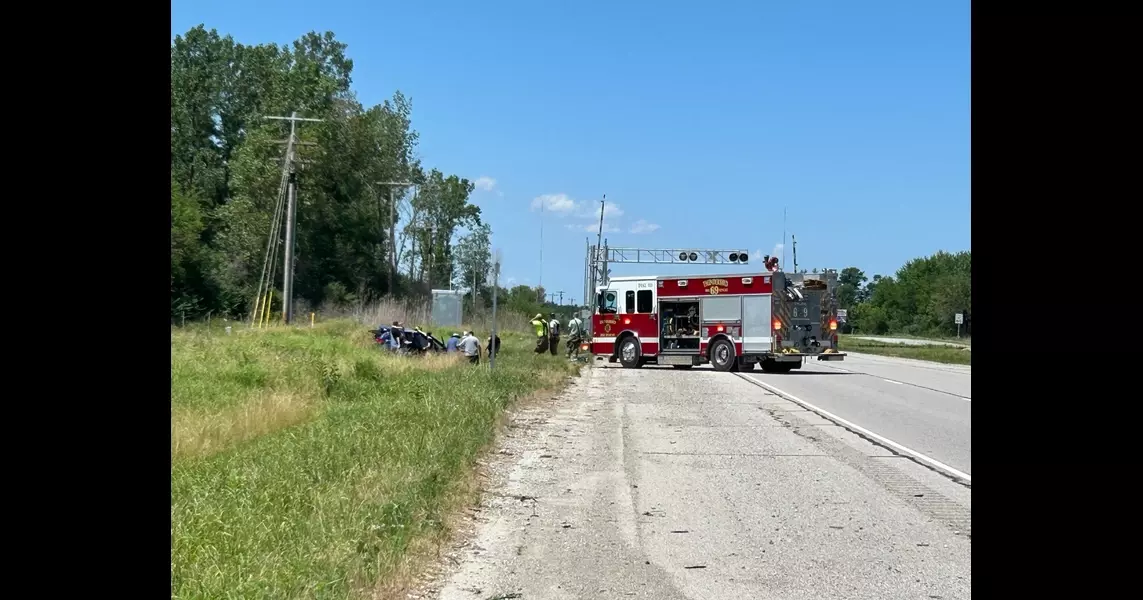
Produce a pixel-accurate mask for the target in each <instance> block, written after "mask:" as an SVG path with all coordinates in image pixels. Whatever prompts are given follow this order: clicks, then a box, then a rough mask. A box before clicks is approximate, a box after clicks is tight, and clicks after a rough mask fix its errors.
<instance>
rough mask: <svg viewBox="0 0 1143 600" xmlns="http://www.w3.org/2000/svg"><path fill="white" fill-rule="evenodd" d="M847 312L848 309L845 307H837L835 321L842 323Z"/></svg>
mask: <svg viewBox="0 0 1143 600" xmlns="http://www.w3.org/2000/svg"><path fill="white" fill-rule="evenodd" d="M848 314H849V310H847V309H844V308H839V309H837V322H838V323H844V322H845V318H846V315H848Z"/></svg>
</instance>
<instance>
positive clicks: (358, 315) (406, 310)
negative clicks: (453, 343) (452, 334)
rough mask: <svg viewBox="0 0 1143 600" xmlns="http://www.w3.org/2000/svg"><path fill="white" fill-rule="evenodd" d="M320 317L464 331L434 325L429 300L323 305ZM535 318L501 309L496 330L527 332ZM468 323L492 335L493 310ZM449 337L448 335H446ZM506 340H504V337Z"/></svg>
mask: <svg viewBox="0 0 1143 600" xmlns="http://www.w3.org/2000/svg"><path fill="white" fill-rule="evenodd" d="M318 314H319V315H320V316H321V317H322V318H323V319H330V318H335V319H336V318H346V319H351V320H353V321H356V322H358V323H361V324H364V325H372V326H376V325H383V324H385V325H387V324H389V323H392V322H393V321H400V322H401V323H403V324H405V325H406V326H410V327H411V326H420V327H421V328H422V329H423V328H425V327H429V328H430V329H428V330H429V331H434V332H436V330H442V331H443V330H444V329H449V330H450V331H451V329H460V328H461V327H456V326H449V327H445V326H441V325H440V324H439V323H434V322H433V320H432V303H431V301H426V300H395V299H391V298H384V299H382V300H380V301H377V302H370V303H358V304H356V305H354V306H348V307H344V306H343V307H338V306H332V305H328V304H327V305H323V306H322V307H321V308H320V309H319V311H318ZM533 316H534V315H522V314H519V313H515V312H509V311H508V310H505V308H504V307H499V308H498V310H497V312H496V329H497V331H519V332H525V331H527V330H528V321H529V320H531V318H532V317H533ZM463 317H464V322H465V323H466V324H467V328H468V329H472V330H474V331H476V332H478V333H483V334H484V336H482V337H487V334H488V333H489V332H491V331H492V310H491V309H484V308H481V309H480V310H478V311H477V312H476V314H472V312H471V311H468V312H466V313H465V314H464V315H463ZM446 336H447V334H446ZM502 337H503V336H502Z"/></svg>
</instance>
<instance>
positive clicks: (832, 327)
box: [829, 319, 837, 331]
mask: <svg viewBox="0 0 1143 600" xmlns="http://www.w3.org/2000/svg"><path fill="white" fill-rule="evenodd" d="M829 330H830V331H836V330H837V320H836V319H830V320H829Z"/></svg>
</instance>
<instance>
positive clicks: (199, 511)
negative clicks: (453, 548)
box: [171, 322, 578, 599]
mask: <svg viewBox="0 0 1143 600" xmlns="http://www.w3.org/2000/svg"><path fill="white" fill-rule="evenodd" d="M501 338H502V342H503V345H502V347H501V354H500V355H499V356H498V357H497V362H496V370H495V371H493V372H490V371H489V369H488V366H487V361H485V360H482V361H481V364H480V366H479V367H473V366H472V365H469V364H468V363H467V362H465V361H464V360H463V359H459V360H458V358H459V357H456V356H455V355H446V356H440V355H438V356H429V357H424V358H419V359H418V358H411V357H398V356H392V355H388V354H384V353H382V352H381V351H379V350H377V349H376V348H373V347H372V345H371V340H370V338H369V336H368V334H367V333H366V331H365V328H364V327H362V326H360V325H357V324H355V323H352V322H335V323H329V324H324V325H319V326H318V327H316V328H314V329H285V328H283V329H272V330H268V331H261V332H250V331H242V332H239V331H237V328H236V331H235V332H234V334H233V335H230V336H227V335H223V334H219V333H215V332H201V331H200V332H195V331H187V332H176V333H172V335H171V379H172V382H171V455H172V465H171V538H172V540H171V597H172V598H187V599H189V598H346V597H353V596H358V597H367V596H370V595H373V594H375V593H378V592H379V593H381V594H384V593H385V592H384V590H386V589H389V588H387V586H392V585H393V584H394V583H395V581H394V580H395V579H398V578H400V577H401V576H402V573H403V572H404V571H405V570H406V569H407V566H408V564H409V563H408V560H409V556H410V555H411V554H412V555H416V554H418V550H424V549H428V548H432V547H433V545H434V544H435V543H436V542H439V541H440V540H442V539H444V537H445V536H446V535H447V529H448V527H447V523H448V515H449V514H450V512H451V511H453V510H454V509H455V508H457V507H459V506H461V505H463V504H464V503H466V502H467V501H469V500H470V499H471V498H472V496H471V493H472V490H471V486H469V485H468V482H469V481H470V480H471V477H470V475H471V473H472V467H473V465H474V462H475V460H476V459H477V457H478V455H479V453H480V451H481V450H482V449H483V448H485V447H486V445H487V444H488V443H489V442H490V441H491V440H492V439H493V436H494V434H495V428H496V423H497V421H498V418H499V415H500V414H501V412H502V411H503V409H504V408H505V407H506V406H508V405H509V404H510V403H511V402H512V401H513V400H514V399H516V398H519V397H521V396H525V395H528V394H531V393H534V392H537V391H540V390H544V389H556V388H558V387H560V386H562V385H563V384H564V383H565V382H566V380H567V377H568V376H569V375H572V374H574V373H575V372H576V370H577V368H578V367H576V366H575V365H573V364H570V363H568V362H567V361H566V360H563V359H562V358H556V357H552V356H537V355H535V354H534V353H532V352H531V349H530V342H531V340H530V338H529V337H528V336H526V335H525V334H517V333H510V332H505V333H503V334H502V335H501ZM405 574H407V573H405Z"/></svg>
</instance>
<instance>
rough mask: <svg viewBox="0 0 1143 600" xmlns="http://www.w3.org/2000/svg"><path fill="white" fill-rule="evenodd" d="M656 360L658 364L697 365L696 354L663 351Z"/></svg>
mask: <svg viewBox="0 0 1143 600" xmlns="http://www.w3.org/2000/svg"><path fill="white" fill-rule="evenodd" d="M656 362H658V363H659V364H660V365H697V364H698V354H675V353H670V354H668V353H663V354H660V355H659V356H658V360H657V361H656Z"/></svg>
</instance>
